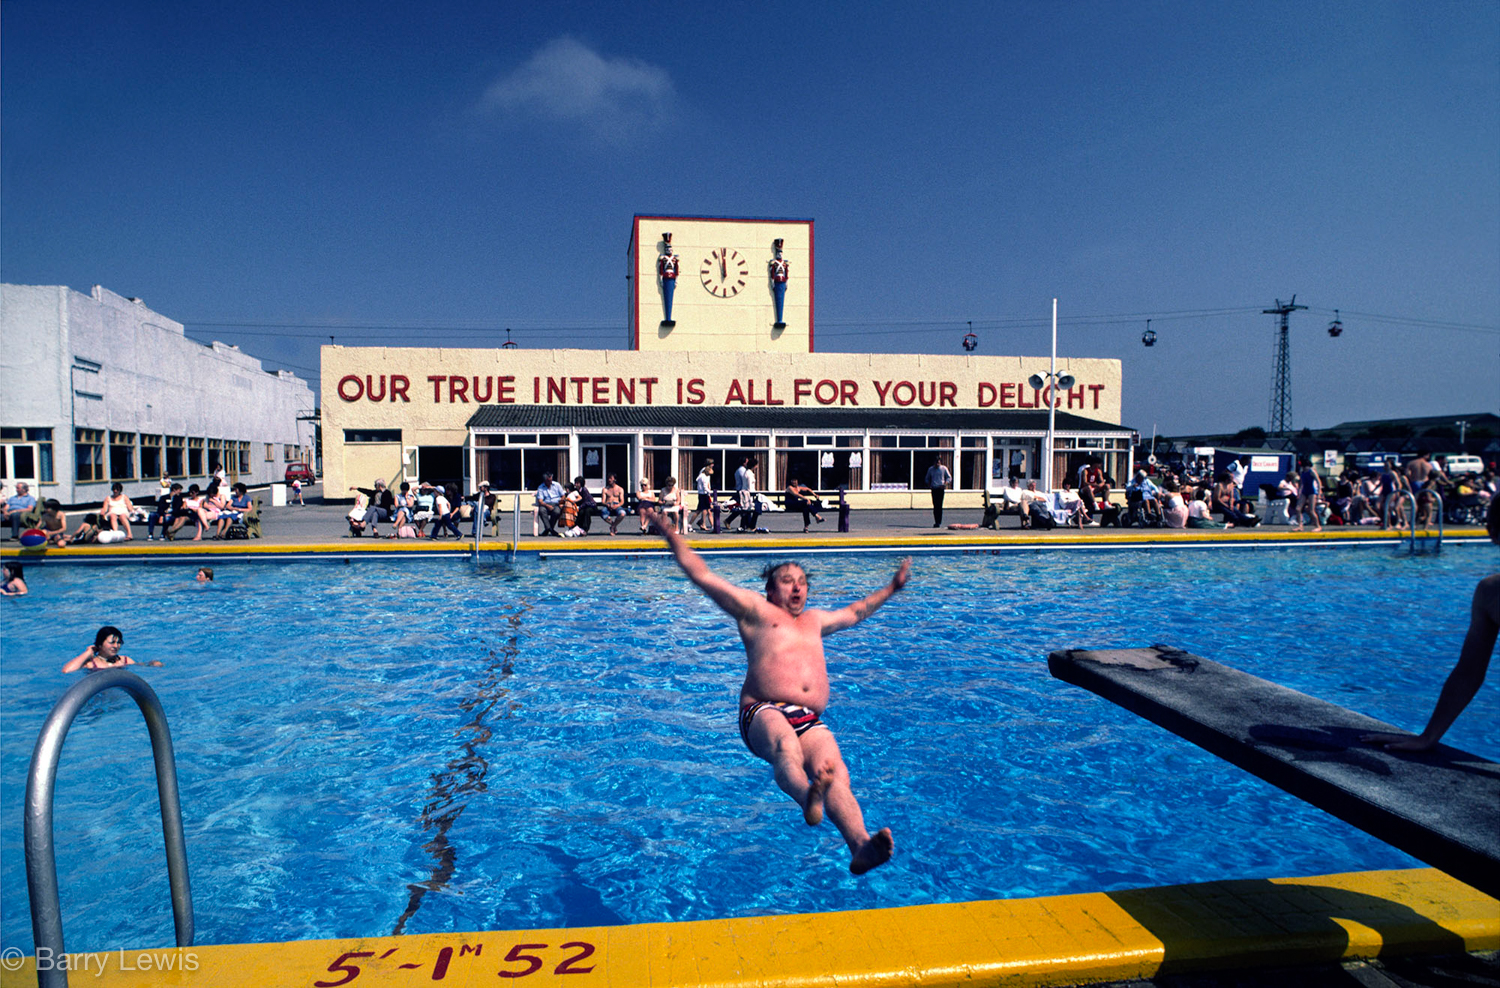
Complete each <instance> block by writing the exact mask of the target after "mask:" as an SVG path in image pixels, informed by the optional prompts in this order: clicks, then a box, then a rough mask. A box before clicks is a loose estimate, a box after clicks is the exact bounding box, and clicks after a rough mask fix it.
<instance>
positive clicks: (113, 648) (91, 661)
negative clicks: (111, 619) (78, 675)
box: [62, 625, 161, 672]
mask: <svg viewBox="0 0 1500 988" xmlns="http://www.w3.org/2000/svg"><path fill="white" fill-rule="evenodd" d="M124 646H125V635H124V634H123V633H122V632H121V631H120V629H119V628H115V627H112V626H110V625H105V626H104V627H102V628H100V629H99V632H98V634H96V635H94V644H92V645H90V646H89V647H88V648H86V649H84V650H83V652H82V653H80V654H79V655H78V657H77V658H74V659H70V660H68V664H67V665H65V666H63V668H62V671H63V672H77V671H78V670H79V669H86V670H88V671H89V672H93V671H95V670H96V669H123V668H124V667H125V666H133V665H139V664H140V663H138V662H136V661H135V659H132V658H131V657H130V656H128V655H121V654H120V649H121V648H123V647H124ZM146 665H148V666H160V665H161V663H160V662H158V661H156V660H155V659H152V660H151V661H150V662H147V663H146Z"/></svg>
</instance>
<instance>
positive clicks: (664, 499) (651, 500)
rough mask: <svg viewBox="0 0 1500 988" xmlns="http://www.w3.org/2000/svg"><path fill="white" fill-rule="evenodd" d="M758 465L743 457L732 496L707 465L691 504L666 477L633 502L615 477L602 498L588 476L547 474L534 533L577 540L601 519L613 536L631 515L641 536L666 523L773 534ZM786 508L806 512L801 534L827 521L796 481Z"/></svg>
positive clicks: (639, 488)
mask: <svg viewBox="0 0 1500 988" xmlns="http://www.w3.org/2000/svg"><path fill="white" fill-rule="evenodd" d="M758 463H759V460H758V458H757V457H755V456H745V457H742V458H741V460H740V466H739V468H738V469H737V470H735V473H734V490H733V491H732V492H729V491H721V490H720V488H719V486H718V483H717V480H716V477H715V474H716V471H717V469H718V468H717V465H716V464H715V462H714V461H712V460H708V461H705V462H704V464H703V467H702V469H700V470H699V471H698V475H697V477H696V478H694V481H693V493H692V495H691V497H692V500H691V501H689V495H688V494H687V493H685V492H684V491H683V489H682V487H681V486H680V485H679V484H678V482H677V478H676V477H671V476H669V477H667V478H666V480H665V481H664V482H663V483H662V486H661V487H660V488H657V487H656V486H654V485H653V484H652V483H651V481H650V480H648V479H646V478H644V477H643V478H641V480H640V481H639V482H638V483H637V484H636V489H635V494H634V503H633V504H632V503H631V498H630V497H629V496H628V495H627V494H626V492H625V489H624V488H623V487H621V486H620V481H619V477H618V476H617V475H615V474H609V475H608V477H607V478H606V480H605V483H604V487H603V488H602V489H601V490H600V492H599V495H598V496H597V497H595V496H594V494H593V492H592V491H590V490H589V487H588V483H587V481H586V480H585V479H584V478H583V477H574V478H573V481H572V482H571V483H569V484H560V483H558V482H557V481H556V480H555V479H554V477H553V475H552V474H550V473H547V474H543V476H542V482H541V484H539V485H538V486H537V489H536V492H535V496H534V497H533V500H532V508H533V512H534V515H535V518H536V525H535V529H534V531H535V534H537V535H541V536H558V537H561V538H577V537H579V536H583V535H588V534H589V533H590V531H592V521H593V519H594V518H596V517H597V518H600V519H602V520H603V521H604V522H605V524H607V525H608V526H609V534H610V535H618V534H619V528H620V524H621V523H622V522H623V521H624V520H625V518H626V516H627V515H629V514H631V513H634V514H635V515H636V516H637V517H638V519H639V532H640V534H642V535H645V534H648V533H650V532H658V533H659V531H660V528H661V526H662V525H669V526H670V527H671V528H672V530H673V531H675V532H677V533H679V534H684V535H685V534H689V533H693V532H698V533H705V532H730V531H736V530H737V531H740V532H747V533H748V532H768V531H770V530H769V529H767V528H765V527H763V526H762V525H761V524H760V516H761V514H762V513H763V512H764V511H766V510H768V509H769V508H770V505H769V503H768V502H767V500H766V499H765V498H764V497H763V496H762V495H761V494H759V493H758V492H757V491H756V489H755V470H756V466H757V465H758ZM726 494H732V499H730V500H728V501H727V502H726V501H724V500H721V497H723V496H724V495H726ZM726 509H727V511H726ZM785 510H787V511H798V512H802V516H803V529H802V530H803V531H804V532H805V531H807V530H808V526H809V525H810V524H811V523H812V519H813V518H817V520H818V521H819V522H820V523H821V522H822V521H823V517H822V514H821V513H822V511H823V510H825V509H824V507H823V503H822V501H820V500H819V499H818V497H817V494H816V493H815V492H813V491H812V490H810V489H809V488H807V487H805V486H803V485H802V484H800V483H798V482H797V479H796V478H795V477H794V478H792V479H791V480H790V482H789V483H788V484H787V488H786V492H785ZM653 512H654V514H653ZM736 522H737V523H738V524H737V526H736Z"/></svg>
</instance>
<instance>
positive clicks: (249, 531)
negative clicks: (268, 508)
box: [224, 498, 261, 539]
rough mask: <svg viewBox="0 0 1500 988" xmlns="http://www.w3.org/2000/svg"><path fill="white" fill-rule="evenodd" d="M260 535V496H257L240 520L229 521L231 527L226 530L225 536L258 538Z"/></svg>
mask: <svg viewBox="0 0 1500 988" xmlns="http://www.w3.org/2000/svg"><path fill="white" fill-rule="evenodd" d="M260 537H261V532H260V498H255V499H254V500H253V501H251V502H250V507H249V508H247V509H246V510H245V513H244V514H242V515H241V516H240V517H239V520H238V521H232V522H230V523H229V527H228V528H226V529H225V530H224V538H226V539H258V538H260Z"/></svg>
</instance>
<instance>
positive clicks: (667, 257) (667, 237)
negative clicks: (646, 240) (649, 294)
mask: <svg viewBox="0 0 1500 988" xmlns="http://www.w3.org/2000/svg"><path fill="white" fill-rule="evenodd" d="M661 239H662V241H663V245H662V253H661V256H660V257H658V258H657V259H656V274H657V276H658V277H660V278H661V298H662V306H663V309H664V310H665V312H666V316H667V317H666V318H665V319H663V320H662V321H661V324H662V325H663V326H667V327H672V326H675V325H677V323H675V322H673V321H672V293H673V292H674V291H676V289H677V267H678V264H679V261H678V259H677V255H676V254H674V253H672V235H671V234H670V233H663V234H662V235H661Z"/></svg>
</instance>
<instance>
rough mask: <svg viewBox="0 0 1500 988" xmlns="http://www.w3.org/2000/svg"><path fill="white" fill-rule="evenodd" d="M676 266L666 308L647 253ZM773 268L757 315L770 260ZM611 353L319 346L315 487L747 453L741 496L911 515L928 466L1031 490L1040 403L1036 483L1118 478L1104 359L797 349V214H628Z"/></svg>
mask: <svg viewBox="0 0 1500 988" xmlns="http://www.w3.org/2000/svg"><path fill="white" fill-rule="evenodd" d="M665 233H671V234H672V237H671V249H672V251H673V252H675V253H676V254H677V255H678V258H679V261H678V265H677V267H678V276H677V279H676V280H677V285H676V290H675V292H674V293H673V295H674V298H673V305H672V312H671V315H672V318H671V319H670V320H668V319H667V318H666V316H667V313H666V309H665V297H664V295H665V293H664V291H663V288H662V281H663V279H662V278H661V277H660V275H659V268H658V258H660V257H662V256H664V253H663V252H664V251H665V250H666V243H667V240H666V237H665V236H664V234H665ZM777 240H780V241H781V245H780V246H781V257H782V259H783V260H785V261H786V262H787V264H788V267H789V274H788V277H787V281H786V284H787V289H786V296H785V301H784V307H783V318H782V320H781V322H782V323H783V324H784V325H782V326H780V327H778V326H777V325H776V323H777V320H776V318H775V299H774V294H775V293H774V289H773V284H774V282H773V280H772V274H771V267H770V263H771V261H772V260H773V259H775V243H776V241H777ZM627 256H628V259H629V267H628V272H629V275H630V279H629V293H630V297H629V305H630V310H629V311H630V319H629V331H630V349H627V350H522V349H506V348H496V349H483V350H480V349H473V350H468V349H466V350H444V349H430V348H420V349H417V348H405V347H399V348H398V347H340V346H326V347H324V348H323V351H322V381H323V394H322V416H323V465H324V473H325V481H326V486H325V491H326V492H327V494H328V496H338V492H343V491H347V490H348V488H349V487H350V486H351V485H355V486H360V487H368V486H370V484H371V483H372V481H373V480H375V479H376V478H377V477H379V478H383V479H386V480H388V481H391V482H392V483H396V482H399V481H400V480H402V479H407V480H413V479H421V480H432V481H434V482H440V483H450V482H451V483H457V484H458V485H460V486H461V487H462V488H463V489H464V490H466V491H467V490H472V489H473V488H474V487H475V486H476V485H477V484H478V483H479V482H481V481H487V482H489V483H490V485H491V487H492V489H495V490H500V491H517V492H519V491H526V490H532V489H534V488H535V487H536V485H537V483H538V482H539V481H540V478H541V474H542V473H543V472H550V473H553V474H554V475H556V476H557V477H559V478H572V477H575V476H582V477H584V478H585V479H587V480H588V481H589V483H590V486H591V487H592V488H593V489H595V490H597V489H598V487H599V486H600V485H601V484H602V482H603V481H604V479H605V478H606V477H607V476H608V475H609V474H611V473H613V474H615V475H616V476H617V477H618V478H619V480H620V483H621V484H622V485H623V486H625V487H627V488H629V489H634V487H635V486H636V484H637V483H638V482H639V481H640V480H642V479H644V480H645V481H647V482H648V483H649V484H650V485H651V486H653V487H655V488H660V487H661V486H662V483H663V482H664V481H665V479H666V477H667V476H669V475H670V476H675V477H676V478H677V479H678V482H679V483H680V484H683V486H685V487H691V485H692V480H693V478H694V477H695V476H696V475H697V473H698V471H699V470H700V469H701V468H702V465H703V463H704V462H706V461H709V460H712V461H714V462H715V463H716V464H717V467H716V469H717V476H718V478H719V486H721V487H724V488H732V478H733V475H734V471H735V469H736V468H737V467H738V466H739V465H740V463H741V461H742V459H743V458H744V457H746V456H754V457H755V458H756V460H757V463H756V467H755V471H756V480H757V487H758V488H759V489H762V490H779V489H781V488H782V487H784V486H785V485H786V483H787V482H788V480H790V479H792V478H796V479H798V480H799V481H801V482H802V483H804V484H807V485H808V486H810V487H814V488H816V489H818V490H820V491H834V490H836V489H838V488H839V487H844V488H846V489H847V491H848V496H849V500H850V501H851V502H852V503H853V504H854V505H856V506H858V507H877V506H879V507H907V506H912V505H918V504H925V503H926V499H927V488H926V485H925V483H924V477H925V474H926V471H927V468H928V467H929V466H930V465H931V464H932V463H933V462H934V461H936V462H941V463H943V464H944V465H945V466H947V467H948V468H949V469H950V470H951V471H952V472H953V475H954V481H955V483H954V489H955V494H954V495H953V496H952V497H951V499H950V502H949V503H950V504H953V505H954V506H964V505H969V504H977V503H979V501H980V499H981V496H982V492H983V491H985V490H987V489H988V490H994V489H997V488H999V487H1000V486H1002V485H1003V484H1004V483H1005V482H1006V481H1007V480H1008V479H1011V478H1018V479H1019V480H1021V481H1022V482H1024V481H1026V480H1038V481H1040V480H1041V478H1042V476H1043V471H1042V469H1041V466H1042V464H1041V457H1042V455H1043V445H1044V441H1045V438H1046V435H1047V420H1048V410H1047V406H1048V402H1049V401H1051V402H1054V403H1055V405H1056V437H1057V441H1056V446H1055V452H1054V461H1053V462H1054V471H1055V475H1056V476H1058V477H1063V476H1070V475H1071V474H1072V472H1073V468H1074V467H1076V466H1077V464H1078V463H1080V462H1082V460H1083V459H1084V458H1086V457H1088V456H1091V455H1098V456H1101V457H1102V458H1103V459H1104V462H1105V467H1106V470H1107V471H1108V472H1109V473H1111V474H1112V475H1113V476H1115V477H1117V478H1119V479H1121V480H1122V481H1123V479H1124V477H1125V476H1126V475H1127V474H1128V472H1129V469H1130V446H1131V440H1132V437H1133V433H1132V432H1131V430H1129V429H1125V428H1122V427H1121V425H1120V389H1121V370H1120V362H1119V361H1118V360H1105V359H1073V360H1059V362H1058V370H1059V371H1060V372H1061V373H1064V374H1069V375H1072V376H1073V377H1074V378H1075V382H1074V384H1073V385H1072V386H1071V387H1070V388H1069V389H1068V390H1066V391H1058V392H1057V393H1056V394H1052V393H1051V392H1050V391H1047V390H1041V391H1039V390H1037V389H1035V388H1032V387H1031V386H1030V384H1028V383H1027V381H1028V379H1029V378H1030V377H1031V376H1032V375H1033V374H1037V373H1041V374H1044V375H1045V374H1046V372H1047V371H1048V369H1049V368H1048V363H1049V361H1048V358H1047V357H1045V356H1042V357H990V356H973V355H963V356H950V355H932V354H852V353H817V352H815V351H814V342H815V336H814V315H813V313H814V305H813V303H814V298H815V294H814V288H813V273H814V258H813V224H812V221H810V220H737V219H713V218H702V217H662V216H637V217H636V218H635V222H634V224H633V226H632V231H631V238H630V244H629V248H628V255H627Z"/></svg>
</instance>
